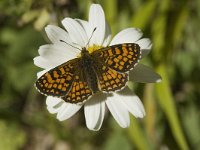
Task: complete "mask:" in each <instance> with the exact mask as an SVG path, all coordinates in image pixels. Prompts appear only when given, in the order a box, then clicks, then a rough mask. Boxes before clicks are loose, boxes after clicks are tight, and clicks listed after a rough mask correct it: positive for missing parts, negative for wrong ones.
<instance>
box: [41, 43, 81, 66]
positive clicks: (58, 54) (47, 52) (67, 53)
mask: <svg viewBox="0 0 200 150" xmlns="http://www.w3.org/2000/svg"><path fill="white" fill-rule="evenodd" d="M38 52H39V54H40V55H41V56H42V57H43V58H44V59H46V60H48V61H50V62H52V63H53V64H54V65H55V66H57V65H60V64H62V63H64V62H66V61H68V60H70V59H73V58H75V57H76V56H77V55H78V54H79V52H80V51H78V50H77V49H75V48H73V47H70V46H68V45H63V44H47V45H43V46H40V48H39V50H38Z"/></svg>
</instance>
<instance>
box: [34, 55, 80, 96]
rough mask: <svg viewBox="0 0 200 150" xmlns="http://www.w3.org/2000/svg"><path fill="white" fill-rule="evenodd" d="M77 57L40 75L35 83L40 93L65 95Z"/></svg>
mask: <svg viewBox="0 0 200 150" xmlns="http://www.w3.org/2000/svg"><path fill="white" fill-rule="evenodd" d="M78 62H79V59H78V58H76V59H72V60H70V61H68V62H66V63H64V64H62V65H60V66H58V67H55V68H53V69H51V70H49V71H48V72H46V73H45V74H44V75H42V76H41V77H40V78H39V79H38V80H37V81H36V83H35V86H36V88H37V89H38V90H39V92H40V93H42V94H44V95H47V96H56V97H61V96H65V95H66V94H67V93H68V91H69V90H70V89H71V86H72V83H73V80H74V74H75V71H76V67H77V65H78Z"/></svg>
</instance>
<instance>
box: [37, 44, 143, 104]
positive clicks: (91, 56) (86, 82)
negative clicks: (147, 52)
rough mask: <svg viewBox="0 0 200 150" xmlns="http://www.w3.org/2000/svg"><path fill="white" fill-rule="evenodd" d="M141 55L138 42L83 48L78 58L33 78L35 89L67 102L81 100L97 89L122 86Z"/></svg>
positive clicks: (79, 101) (110, 90) (105, 90)
mask: <svg viewBox="0 0 200 150" xmlns="http://www.w3.org/2000/svg"><path fill="white" fill-rule="evenodd" d="M140 58H141V50H140V47H139V45H138V44H135V43H124V44H118V45H113V46H108V47H105V48H101V49H99V50H96V51H94V52H92V53H89V51H88V50H87V49H86V48H83V49H82V51H81V55H80V57H79V58H75V59H72V60H69V61H67V62H66V63H63V64H61V65H59V66H57V67H55V68H53V69H51V70H49V71H48V72H46V73H45V74H43V75H42V76H41V77H40V78H39V79H38V80H37V81H36V84H35V86H36V88H37V89H38V90H39V92H40V93H42V94H44V95H46V96H55V97H59V98H61V99H63V100H64V101H66V102H69V103H76V104H77V103H83V102H84V101H86V100H88V99H89V98H90V97H91V96H92V95H93V94H95V93H97V92H100V91H102V92H115V91H119V90H121V89H123V88H124V87H125V86H126V83H127V81H128V72H129V71H130V70H131V69H133V68H134V66H135V65H136V64H137V63H138V62H139V60H140Z"/></svg>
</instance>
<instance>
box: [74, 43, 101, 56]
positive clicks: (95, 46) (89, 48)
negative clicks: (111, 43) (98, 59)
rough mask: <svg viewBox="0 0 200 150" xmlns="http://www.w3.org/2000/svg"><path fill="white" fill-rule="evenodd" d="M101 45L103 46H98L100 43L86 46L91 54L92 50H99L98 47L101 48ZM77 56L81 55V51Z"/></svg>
mask: <svg viewBox="0 0 200 150" xmlns="http://www.w3.org/2000/svg"><path fill="white" fill-rule="evenodd" d="M102 47H103V46H100V45H93V46H90V47H88V48H87V50H88V52H89V53H90V54H91V53H93V52H94V51H96V50H99V49H100V48H102ZM77 57H78V58H80V57H81V53H80V54H78V56H77Z"/></svg>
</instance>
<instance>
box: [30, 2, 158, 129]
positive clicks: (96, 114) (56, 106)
mask: <svg viewBox="0 0 200 150" xmlns="http://www.w3.org/2000/svg"><path fill="white" fill-rule="evenodd" d="M62 24H63V26H64V27H65V30H64V29H61V28H59V27H57V26H54V25H48V26H47V27H46V28H45V31H46V33H47V36H48V38H49V40H50V41H51V42H52V44H47V45H43V46H41V47H40V48H39V56H37V57H35V58H34V64H35V65H36V66H38V67H41V68H43V69H44V70H43V71H41V72H38V74H37V76H38V78H39V77H40V76H41V75H42V74H44V73H45V72H47V71H48V70H50V69H52V68H54V67H56V66H58V65H60V64H62V63H64V62H67V61H68V60H71V59H74V58H76V57H77V56H80V51H79V50H78V49H76V48H74V47H79V48H80V49H81V48H82V47H86V46H87V43H88V41H89V38H90V37H91V35H92V32H93V30H94V28H96V31H95V32H93V35H92V38H91V39H90V42H89V44H88V47H87V49H88V50H89V51H90V50H93V49H99V48H102V47H106V46H108V45H115V44H122V43H137V44H138V45H139V46H140V49H141V51H142V58H143V57H144V56H146V55H147V54H148V53H149V52H150V49H151V46H152V44H151V41H150V40H149V39H147V38H141V37H142V32H141V31H140V30H139V29H136V28H127V29H125V30H122V31H121V32H119V33H118V34H117V35H116V36H114V38H113V39H112V40H111V31H110V28H109V26H108V24H107V22H106V21H105V16H104V11H103V9H102V7H101V6H100V5H98V4H92V5H91V7H90V11H89V21H85V20H80V19H71V18H65V19H63V20H62ZM62 41H65V42H66V43H68V44H66V43H65V42H62ZM69 44H71V45H72V46H74V47H72V46H70V45H69ZM129 80H131V81H134V82H143V83H144V82H145V83H148V82H159V81H160V80H161V78H160V76H159V75H158V74H156V73H154V72H153V71H152V70H151V69H150V68H149V67H147V66H145V65H142V64H137V66H136V67H135V68H134V69H132V70H131V71H130V72H129ZM46 104H47V109H48V111H49V112H50V113H52V114H57V119H58V120H60V121H63V120H66V119H68V118H70V117H72V116H73V115H74V114H75V113H76V112H78V111H79V110H80V109H81V107H84V114H85V119H86V125H87V127H88V128H89V129H90V130H99V129H100V128H101V126H102V122H103V120H104V116H105V112H106V109H107V108H108V109H109V111H110V112H111V114H112V115H113V117H114V118H115V120H116V121H117V123H118V124H119V125H120V126H121V127H122V128H126V127H128V126H129V125H130V119H129V113H131V114H132V115H134V116H135V117H138V118H142V117H144V116H145V110H144V107H143V105H142V103H141V101H140V99H139V97H138V96H136V95H135V94H134V93H133V92H132V91H131V90H129V88H128V87H126V88H125V89H123V90H122V91H120V92H115V93H112V94H109V95H106V94H105V93H104V94H103V93H101V94H99V93H98V94H95V95H93V96H92V97H91V98H90V100H88V101H86V102H85V103H83V104H81V105H80V104H71V103H67V102H65V101H63V100H62V99H60V98H56V97H52V96H47V99H46Z"/></svg>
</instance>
